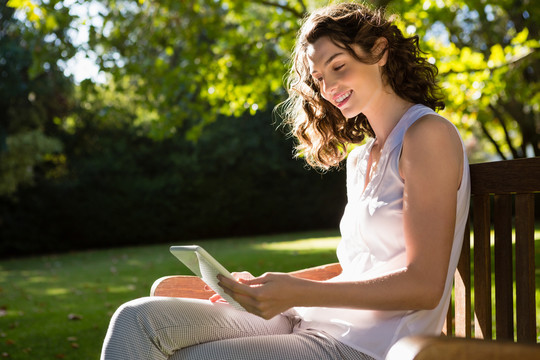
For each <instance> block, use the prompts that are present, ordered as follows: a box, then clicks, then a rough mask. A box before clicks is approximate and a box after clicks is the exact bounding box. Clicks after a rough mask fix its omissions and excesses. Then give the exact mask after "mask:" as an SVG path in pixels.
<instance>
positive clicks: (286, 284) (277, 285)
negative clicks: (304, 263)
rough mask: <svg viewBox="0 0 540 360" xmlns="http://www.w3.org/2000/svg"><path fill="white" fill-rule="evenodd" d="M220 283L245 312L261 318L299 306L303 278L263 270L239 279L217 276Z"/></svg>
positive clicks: (269, 317)
mask: <svg viewBox="0 0 540 360" xmlns="http://www.w3.org/2000/svg"><path fill="white" fill-rule="evenodd" d="M218 279H219V286H221V287H222V288H223V289H224V290H225V292H226V293H227V294H229V295H230V296H231V297H232V298H233V299H234V300H236V301H237V302H238V303H239V304H240V305H242V306H243V307H244V309H246V310H247V311H248V312H250V313H252V314H255V315H258V316H260V317H262V318H264V319H271V318H273V317H274V316H276V315H278V314H280V313H282V312H284V311H286V310H288V309H290V308H291V307H293V306H296V305H298V301H299V300H300V294H302V292H301V291H300V288H301V285H302V284H304V283H305V282H307V281H306V280H302V279H298V278H295V277H293V276H291V275H289V274H284V273H266V274H264V275H262V276H260V277H256V278H253V277H252V278H251V279H246V278H239V279H238V281H234V280H231V279H227V278H225V277H223V276H221V275H218Z"/></svg>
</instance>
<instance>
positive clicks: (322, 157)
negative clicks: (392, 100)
mask: <svg viewBox="0 0 540 360" xmlns="http://www.w3.org/2000/svg"><path fill="white" fill-rule="evenodd" d="M393 21H394V17H391V18H388V19H387V18H386V17H385V14H384V10H383V9H371V8H369V7H368V6H366V5H363V4H357V3H342V4H337V5H331V6H328V7H325V8H322V9H320V10H318V11H316V12H313V13H312V14H311V15H310V16H309V17H308V18H307V20H306V21H305V22H304V24H303V25H302V27H301V29H300V31H299V33H298V36H297V40H296V47H295V49H294V52H293V56H292V57H291V60H292V66H291V70H290V73H289V77H288V89H289V98H288V99H287V101H285V102H284V108H283V109H284V113H285V115H284V121H285V123H287V124H289V125H290V126H291V134H292V135H293V136H295V137H296V139H297V141H298V144H297V146H296V154H297V156H298V155H303V156H304V157H305V159H306V161H307V163H308V164H309V165H311V166H312V167H315V168H320V169H324V170H327V169H329V168H330V167H334V166H339V164H340V162H341V161H342V160H343V159H344V158H345V157H346V156H347V144H351V143H360V142H362V141H363V140H364V138H365V136H366V135H367V136H371V137H374V136H375V134H374V133H373V129H372V128H371V126H370V124H369V121H368V119H367V118H366V116H365V115H363V114H359V115H358V116H356V117H354V118H351V119H347V118H345V117H344V116H343V115H342V113H341V112H340V111H339V109H338V108H337V107H335V106H334V105H332V104H331V103H330V102H328V101H327V100H325V99H324V98H323V97H322V95H321V93H320V89H319V85H318V82H317V81H314V79H313V78H312V76H311V74H310V69H309V64H308V59H307V53H306V52H307V48H308V46H309V45H310V44H313V43H314V42H316V41H317V40H318V39H320V38H321V37H323V36H328V37H329V38H330V40H331V41H332V42H333V43H334V44H336V46H339V47H341V48H343V49H344V50H346V51H347V52H348V53H350V54H351V55H352V56H353V57H354V58H356V59H357V60H358V61H361V62H364V63H370V64H373V63H376V62H377V61H379V60H380V58H381V57H382V56H384V54H385V52H386V51H387V52H388V59H387V62H386V64H385V66H383V69H382V76H383V81H385V82H386V83H387V84H389V85H390V86H391V87H392V89H393V90H394V92H395V93H396V94H397V95H398V96H400V97H401V98H403V99H405V100H407V101H410V102H412V103H414V104H424V105H426V106H428V107H430V108H432V109H433V110H438V109H443V108H444V102H443V100H442V99H443V97H442V92H441V89H440V87H439V86H438V85H437V83H436V76H437V73H438V70H437V67H436V66H435V65H433V64H431V63H429V62H428V61H427V60H426V59H425V57H424V53H423V52H422V51H421V50H420V48H419V45H418V36H412V37H404V36H403V34H402V32H401V30H399V28H398V27H397V26H396V25H395V24H393ZM380 38H385V39H386V47H385V48H384V49H383V51H380V52H379V53H378V54H377V55H375V54H373V53H372V52H371V49H373V47H374V45H375V42H376V41H377V40H378V39H380ZM353 44H356V45H358V46H360V48H361V49H362V50H363V51H364V52H365V53H366V54H369V55H368V58H367V59H366V58H360V57H359V56H358V54H357V53H356V52H355V51H354V50H353V47H352V45H353Z"/></svg>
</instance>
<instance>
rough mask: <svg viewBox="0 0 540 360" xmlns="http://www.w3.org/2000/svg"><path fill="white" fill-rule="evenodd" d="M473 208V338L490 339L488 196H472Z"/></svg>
mask: <svg viewBox="0 0 540 360" xmlns="http://www.w3.org/2000/svg"><path fill="white" fill-rule="evenodd" d="M473 206H474V210H473V211H474V213H473V216H474V314H475V317H474V336H475V338H479V339H491V333H492V331H491V323H492V321H491V251H490V241H489V238H490V237H489V236H490V226H489V195H487V194H482V195H475V196H473Z"/></svg>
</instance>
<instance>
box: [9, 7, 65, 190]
mask: <svg viewBox="0 0 540 360" xmlns="http://www.w3.org/2000/svg"><path fill="white" fill-rule="evenodd" d="M5 5H6V1H0V196H7V195H12V194H14V193H15V191H16V190H17V189H18V188H19V186H20V185H23V184H31V183H33V181H34V174H35V172H36V166H38V165H39V164H42V163H44V162H46V161H47V158H49V159H53V158H54V157H55V156H56V155H54V154H55V153H58V152H59V151H60V150H61V148H62V146H61V144H60V142H59V141H58V140H57V139H55V138H54V134H53V133H54V126H52V125H53V120H54V119H56V118H59V117H63V116H65V115H66V114H67V113H68V112H70V111H71V110H70V109H71V106H72V105H71V103H72V100H71V94H70V93H71V91H72V83H71V81H70V80H69V79H66V78H65V76H64V74H63V72H62V70H61V69H60V68H59V67H58V65H57V62H58V60H59V59H60V58H61V57H62V56H65V55H69V54H73V51H74V50H73V48H72V47H70V46H69V45H67V44H65V43H63V41H61V40H60V39H62V38H63V35H61V34H62V32H61V31H60V32H58V36H52V34H54V32H53V31H54V30H58V29H59V28H60V27H61V26H64V27H65V26H67V25H68V24H69V23H70V20H69V16H68V15H66V14H64V17H63V18H62V17H60V16H58V15H55V16H54V18H55V19H58V20H55V21H53V22H51V21H47V20H46V19H41V18H40V19H35V20H36V21H38V23H40V24H42V26H41V27H39V29H42V30H43V31H44V32H40V31H39V30H38V29H37V28H30V27H28V26H27V25H26V24H25V23H23V22H21V21H19V20H17V19H16V18H15V17H14V10H13V9H12V8H10V7H6V6H5ZM36 11H37V10H36ZM62 19H63V20H62ZM51 32H52V33H51Z"/></svg>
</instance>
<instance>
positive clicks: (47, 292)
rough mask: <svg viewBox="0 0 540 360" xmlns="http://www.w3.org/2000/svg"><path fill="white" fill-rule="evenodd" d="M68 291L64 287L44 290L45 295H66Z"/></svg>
mask: <svg viewBox="0 0 540 360" xmlns="http://www.w3.org/2000/svg"><path fill="white" fill-rule="evenodd" d="M68 293H69V290H68V289H65V288H49V289H47V290H45V295H50V296H58V295H66V294H68Z"/></svg>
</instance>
